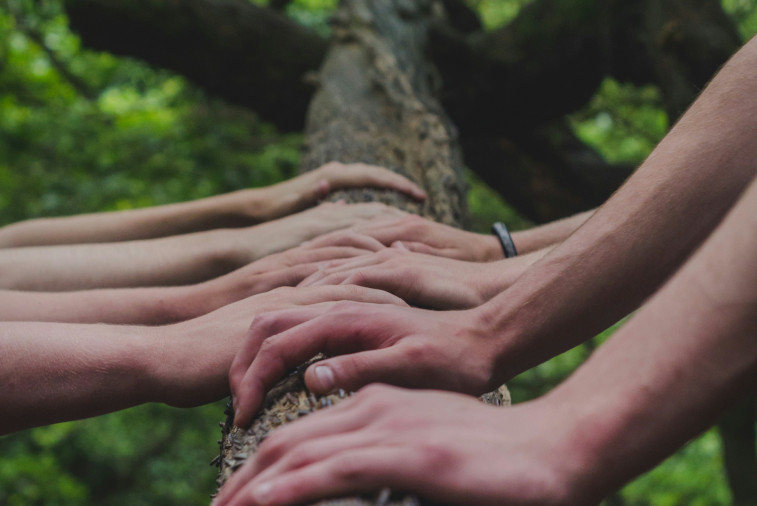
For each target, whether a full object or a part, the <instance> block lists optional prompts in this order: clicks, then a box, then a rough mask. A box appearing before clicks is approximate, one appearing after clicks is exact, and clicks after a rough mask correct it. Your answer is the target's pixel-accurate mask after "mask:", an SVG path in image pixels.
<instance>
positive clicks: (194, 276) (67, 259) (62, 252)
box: [0, 204, 403, 291]
mask: <svg viewBox="0 0 757 506" xmlns="http://www.w3.org/2000/svg"><path fill="white" fill-rule="evenodd" d="M402 215H403V213H402V212H401V211H398V210H396V209H393V208H390V207H387V206H384V205H382V204H354V205H346V204H322V205H320V206H318V207H316V208H313V209H309V210H307V211H304V212H302V213H298V214H295V215H291V216H287V217H286V218H281V219H279V220H275V221H271V222H268V223H263V224H260V225H256V226H253V227H248V228H242V229H219V230H209V231H206V232H196V233H194V234H185V235H179V236H173V237H163V238H159V239H147V240H143V241H129V242H123V243H108V244H79V245H61V246H40V247H28V248H10V249H4V250H3V249H0V288H5V289H11V290H30V291H68V290H86V289H92V288H124V287H138V286H158V285H186V284H190V283H198V282H201V281H205V280H208V279H211V278H214V277H217V276H220V275H223V274H226V273H228V272H230V271H233V270H235V269H238V268H240V267H242V266H244V265H247V264H248V263H250V262H252V261H255V260H257V259H259V258H262V257H265V256H267V255H270V254H273V253H276V252H279V251H283V250H286V249H289V248H292V247H295V246H298V245H300V244H301V243H302V242H303V241H306V240H308V239H312V238H313V237H315V236H317V235H319V234H323V233H327V232H330V231H333V230H338V229H340V228H345V227H348V226H351V225H354V224H356V223H360V222H362V221H366V220H368V219H371V218H376V217H384V218H397V217H399V216H402Z"/></svg>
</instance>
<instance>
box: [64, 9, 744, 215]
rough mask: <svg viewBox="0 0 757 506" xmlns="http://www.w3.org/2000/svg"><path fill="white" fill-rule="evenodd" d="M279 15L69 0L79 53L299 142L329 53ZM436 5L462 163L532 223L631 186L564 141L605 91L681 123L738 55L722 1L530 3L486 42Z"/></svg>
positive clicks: (439, 59) (438, 45) (439, 58)
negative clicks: (166, 72)
mask: <svg viewBox="0 0 757 506" xmlns="http://www.w3.org/2000/svg"><path fill="white" fill-rule="evenodd" d="M286 3H287V2H279V1H276V2H273V4H272V5H273V7H275V8H270V9H266V8H261V7H257V6H255V5H253V4H251V3H250V2H249V1H248V0H183V1H178V0H170V1H165V2H154V1H151V0H134V1H132V0H66V5H67V8H68V12H69V15H70V18H71V24H72V26H73V27H74V29H75V30H77V31H78V32H79V33H80V34H81V36H82V38H83V39H84V42H85V43H86V44H87V45H89V46H92V47H95V48H100V49H106V50H108V51H112V52H115V53H118V54H128V55H133V56H137V57H139V58H142V59H144V60H146V61H148V62H150V63H153V64H156V65H160V66H164V67H168V68H170V69H173V70H175V71H177V72H179V73H182V74H184V75H186V76H188V77H190V78H191V79H192V80H193V81H195V82H196V83H197V84H199V85H200V86H202V87H204V88H205V89H207V90H208V91H210V92H211V93H213V94H216V95H219V96H222V97H224V98H226V99H227V100H230V101H232V102H236V103H238V104H241V105H244V106H247V107H250V108H252V109H254V110H255V111H257V112H258V113H259V114H260V115H261V116H262V117H263V118H265V119H267V120H268V121H271V122H273V123H274V124H276V125H277V126H278V127H279V128H282V129H284V130H300V129H301V127H302V124H303V122H304V118H305V111H306V106H307V104H308V103H309V100H310V98H311V96H312V94H313V91H314V90H313V88H312V87H310V86H309V85H308V84H307V83H306V79H305V76H306V75H307V74H308V72H310V71H313V70H315V69H317V68H318V67H319V66H320V64H321V61H322V59H323V57H324V55H325V52H326V48H327V43H326V41H325V40H323V39H322V38H320V37H319V36H317V35H316V34H314V33H312V32H310V31H308V30H305V29H303V28H302V27H300V26H298V25H297V24H296V23H295V22H294V21H293V20H290V19H287V18H286V17H285V16H284V15H283V14H282V13H281V12H280V8H281V6H282V5H284V4H286ZM407 3H408V4H412V1H411V0H409V1H408V2H407ZM442 3H443V4H444V5H445V7H446V8H447V9H448V10H449V12H451V15H449V16H448V17H447V18H446V19H439V20H437V22H436V23H435V26H434V30H433V32H432V35H433V37H432V39H431V45H430V50H431V51H432V53H433V54H434V56H435V61H436V63H437V65H438V66H439V69H440V74H441V77H442V80H441V82H442V83H443V88H442V93H441V101H442V105H443V106H444V107H445V110H446V111H447V112H448V114H449V115H450V117H451V118H452V119H453V120H454V121H455V123H456V124H457V126H458V127H459V128H460V131H461V141H462V145H463V148H464V150H465V152H466V160H467V163H468V165H469V166H470V167H471V169H473V170H474V171H475V172H476V173H477V174H478V175H479V176H480V177H482V178H483V179H484V180H485V181H486V182H487V183H489V184H490V185H491V186H492V187H493V188H494V189H495V190H497V191H498V192H500V193H501V194H502V195H503V196H504V197H505V199H506V200H508V201H510V202H511V203H512V204H513V205H515V206H516V207H517V208H518V209H519V210H520V211H521V212H522V213H523V214H525V215H526V216H528V217H530V218H531V219H533V220H535V221H537V222H543V221H547V220H550V219H554V218H557V217H560V216H564V215H566V214H570V213H572V212H575V211H579V210H583V209H587V208H589V207H593V206H595V205H597V203H599V202H601V201H603V200H604V199H606V198H607V197H608V196H609V195H610V193H611V192H612V191H614V190H615V189H616V188H617V185H618V184H619V182H621V181H623V179H624V178H625V177H626V176H628V174H630V171H631V167H629V166H623V165H613V164H608V163H607V162H605V161H604V160H603V159H602V158H601V157H600V156H599V155H598V154H597V153H596V152H594V151H593V150H592V149H591V148H590V147H588V146H586V145H584V144H583V143H581V142H580V141H578V140H577V139H576V138H575V137H574V136H573V135H572V133H570V132H569V131H568V130H567V129H566V128H565V123H564V116H565V114H567V113H570V112H573V111H575V110H577V109H579V108H581V107H582V106H584V105H585V104H586V103H587V101H588V100H589V99H590V98H591V97H592V95H593V94H594V93H595V91H596V90H597V87H598V86H599V84H600V83H601V81H602V80H603V79H604V78H605V77H614V78H616V79H619V80H621V81H630V82H633V83H635V84H655V85H657V86H659V87H660V89H661V91H662V94H663V102H664V106H665V108H666V110H667V111H668V113H669V115H670V117H671V120H675V119H676V118H677V117H678V116H679V115H680V114H681V113H682V112H683V111H684V110H685V108H686V107H687V106H688V104H690V103H691V101H692V100H693V98H694V97H695V96H696V93H697V92H698V90H700V89H702V87H703V86H704V84H705V83H706V81H707V80H708V79H709V78H710V76H711V75H712V74H713V73H714V72H715V71H716V70H717V68H718V67H719V66H720V65H721V64H722V63H723V62H725V60H726V59H727V58H728V56H729V55H730V54H732V53H733V52H734V51H735V50H736V49H737V48H738V46H739V44H740V42H739V37H738V35H737V32H736V30H735V28H734V26H733V23H732V22H731V21H730V20H729V19H728V17H727V16H726V15H725V13H724V12H723V10H722V8H721V6H720V2H719V1H718V0H601V1H600V0H535V1H534V2H533V3H531V4H529V5H528V6H527V7H526V8H524V9H523V10H522V11H521V13H520V14H519V15H518V17H517V18H516V19H515V20H514V21H513V22H511V23H510V24H508V25H506V26H503V27H501V28H499V29H497V30H494V31H491V32H484V31H483V30H482V29H481V24H480V22H478V19H477V17H476V15H475V13H473V12H472V11H471V10H470V9H469V8H468V7H467V6H466V5H465V3H464V2H463V1H462V0H444V1H443V2H442ZM550 132H553V133H554V132H557V135H554V136H553V135H551V134H550Z"/></svg>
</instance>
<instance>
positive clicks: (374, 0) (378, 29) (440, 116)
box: [219, 0, 509, 504]
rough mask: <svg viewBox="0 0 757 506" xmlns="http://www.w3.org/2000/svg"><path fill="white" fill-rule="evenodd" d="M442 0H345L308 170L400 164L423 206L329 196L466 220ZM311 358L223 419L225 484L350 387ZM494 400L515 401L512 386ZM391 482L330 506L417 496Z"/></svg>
mask: <svg viewBox="0 0 757 506" xmlns="http://www.w3.org/2000/svg"><path fill="white" fill-rule="evenodd" d="M439 9H441V4H440V3H439V2H437V1H435V0H416V1H414V2H411V1H406V0H343V1H342V4H341V7H340V9H339V11H338V13H337V15H336V18H335V20H334V37H333V42H332V46H331V49H330V51H329V53H328V55H327V57H326V60H325V62H324V64H323V67H322V69H321V73H320V77H319V86H318V91H317V93H316V95H315V98H314V99H313V102H312V103H311V106H310V111H309V115H308V122H307V123H308V125H307V141H306V147H305V152H304V154H303V158H302V169H303V170H311V169H314V168H316V167H317V166H319V165H321V164H323V163H325V162H328V161H331V160H338V161H342V162H367V163H375V164H379V165H383V166H386V167H389V168H392V169H394V170H396V171H397V172H400V173H402V174H404V175H406V176H408V177H410V178H411V179H413V180H415V181H416V182H418V183H419V184H421V185H422V186H424V187H425V189H426V191H427V192H428V195H429V198H428V199H427V201H426V202H425V203H424V204H423V205H422V206H419V205H418V204H416V203H414V202H411V201H409V200H408V199H407V198H405V197H404V196H401V195H399V194H397V193H393V192H379V191H376V190H351V191H347V192H338V193H337V194H334V195H332V196H331V198H334V199H336V198H345V199H347V200H349V201H350V202H360V201H366V200H381V201H384V202H388V203H390V204H392V205H396V206H398V207H401V208H403V209H406V210H409V211H412V212H419V213H421V214H424V215H426V216H428V217H431V218H434V219H437V220H440V221H443V222H445V223H448V224H451V225H458V226H459V225H461V224H462V222H463V221H464V219H465V213H466V206H465V185H464V182H463V179H462V157H461V153H460V147H459V145H458V142H457V134H456V132H455V128H454V127H453V126H452V124H451V122H450V121H449V120H448V119H447V117H446V115H445V114H444V112H443V110H442V108H441V106H440V105H439V102H438V101H437V99H436V92H437V89H436V88H435V83H436V73H435V69H434V68H433V66H432V65H431V64H430V62H429V61H428V60H427V58H426V54H427V52H426V49H427V48H426V42H427V34H428V28H429V25H430V22H431V20H432V18H433V17H434V15H435V14H437V13H439ZM303 371H304V366H303V367H302V368H300V370H299V371H296V372H295V373H293V375H292V376H290V377H289V378H287V379H285V380H284V381H282V382H281V383H280V384H279V385H277V386H276V387H275V388H274V389H273V390H272V391H271V392H270V393H269V394H268V396H267V397H266V401H265V407H264V408H263V410H262V412H261V413H259V414H258V416H257V417H256V419H255V421H254V422H253V424H252V427H251V428H250V429H249V430H246V431H245V430H242V429H239V428H237V427H231V426H230V425H229V422H227V424H226V426H225V431H226V432H227V434H226V435H225V437H224V440H223V443H222V454H221V458H220V459H219V463H220V475H219V485H221V484H223V483H224V482H225V481H226V479H227V478H228V477H229V476H230V475H231V473H232V472H233V470H234V469H236V468H237V467H239V466H241V465H242V464H243V463H244V462H245V460H246V459H247V457H248V456H249V455H250V454H251V453H254V452H255V451H256V449H257V447H258V445H259V443H260V441H261V440H262V439H264V438H265V437H266V436H267V435H268V434H269V433H270V431H271V430H273V429H275V428H276V427H277V426H279V425H282V424H285V423H288V422H290V421H292V420H294V419H296V418H297V417H299V416H303V415H305V414H307V413H309V412H312V411H314V410H316V409H321V408H324V407H328V406H330V405H331V404H334V403H338V402H340V401H341V400H342V399H344V398H347V397H348V396H349V394H345V393H344V392H342V393H340V394H334V395H328V396H325V397H321V398H316V397H314V396H313V395H312V394H310V393H309V392H308V391H307V389H306V388H305V386H304V384H303V382H302V376H301V373H302V372H303ZM485 400H486V401H487V402H491V403H495V404H499V405H502V404H507V403H509V395H508V394H507V391H506V389H500V390H499V391H497V392H495V393H493V394H489V395H488V396H487V397H486V399H485ZM419 503H420V502H419V500H418V499H417V498H414V497H407V496H402V495H395V496H393V495H392V493H391V492H390V491H388V490H381V491H378V490H377V491H376V492H375V494H374V495H372V496H370V497H367V498H347V499H339V500H335V501H328V502H326V503H323V504H419Z"/></svg>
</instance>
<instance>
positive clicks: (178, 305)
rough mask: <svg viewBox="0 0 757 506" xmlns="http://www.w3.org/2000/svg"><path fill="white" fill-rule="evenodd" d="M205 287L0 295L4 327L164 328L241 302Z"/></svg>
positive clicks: (231, 293) (0, 318) (0, 292)
mask: <svg viewBox="0 0 757 506" xmlns="http://www.w3.org/2000/svg"><path fill="white" fill-rule="evenodd" d="M240 298H242V295H241V294H237V293H235V292H234V291H233V290H231V291H229V292H226V291H220V290H218V289H216V288H215V286H213V285H210V286H206V284H204V283H202V284H197V285H188V286H176V287H174V286H171V287H150V288H113V289H99V290H81V291H74V292H26V291H15V290H0V321H35V322H59V323H110V324H131V325H163V324H167V323H174V322H179V321H184V320H188V319H190V318H194V317H197V316H200V315H203V314H206V313H209V312H210V311H213V310H215V309H217V308H219V307H221V306H223V305H225V304H227V303H230V302H233V301H235V300H239V299H240Z"/></svg>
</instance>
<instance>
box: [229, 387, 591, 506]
mask: <svg viewBox="0 0 757 506" xmlns="http://www.w3.org/2000/svg"><path fill="white" fill-rule="evenodd" d="M550 409H553V408H552V406H550V405H548V404H547V403H544V402H532V403H530V404H523V405H520V406H517V407H514V408H495V407H491V406H486V405H484V404H482V403H480V402H479V401H477V400H475V399H472V398H469V397H465V396H462V395H459V394H451V393H441V392H429V391H421V392H413V391H408V390H401V389H397V388H392V387H387V386H378V385H373V386H369V387H366V388H365V389H363V390H361V391H360V392H358V393H357V394H356V395H355V397H354V398H353V399H349V400H347V401H345V402H343V403H342V404H340V405H338V406H335V407H334V408H330V409H327V410H323V411H320V412H317V413H314V414H312V415H309V416H308V417H307V418H305V419H303V420H301V421H299V420H298V421H297V422H295V423H293V424H291V425H288V426H285V427H283V428H281V429H279V430H277V431H275V432H274V433H272V434H271V436H269V437H268V439H266V441H265V442H264V443H263V444H262V446H261V447H260V450H259V451H258V453H256V454H255V455H254V456H253V457H252V458H251V460H250V461H248V462H247V463H246V464H245V465H244V466H243V467H242V468H241V469H240V470H238V471H237V472H236V473H235V474H234V475H233V476H232V477H231V478H230V479H229V481H228V483H227V484H226V485H225V486H224V487H223V488H222V489H221V492H220V495H219V496H218V498H217V499H216V501H215V502H214V506H222V505H223V506H228V505H243V504H244V505H248V504H250V505H251V504H267V505H270V504H311V503H314V502H316V501H318V500H319V499H325V498H333V497H343V496H348V495H354V494H359V493H372V492H376V491H378V490H380V489H382V488H384V487H390V488H391V489H393V490H395V491H402V492H406V493H414V494H417V495H420V496H422V497H424V498H426V499H431V500H436V501H440V502H443V503H445V504H482V505H485V504H491V505H500V504H508V505H509V504H513V505H545V504H578V503H581V504H583V503H584V502H583V500H585V497H584V498H580V497H579V496H578V495H577V493H578V491H577V490H575V489H573V488H572V487H571V486H570V485H571V483H574V482H571V481H570V477H571V476H572V473H573V469H572V467H573V463H572V459H571V456H572V455H573V453H572V452H571V449H570V444H571V441H569V440H568V439H567V438H566V435H567V434H568V432H569V431H568V430H567V428H566V424H564V423H563V420H562V419H561V418H560V417H559V416H557V413H555V412H554V411H550Z"/></svg>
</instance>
